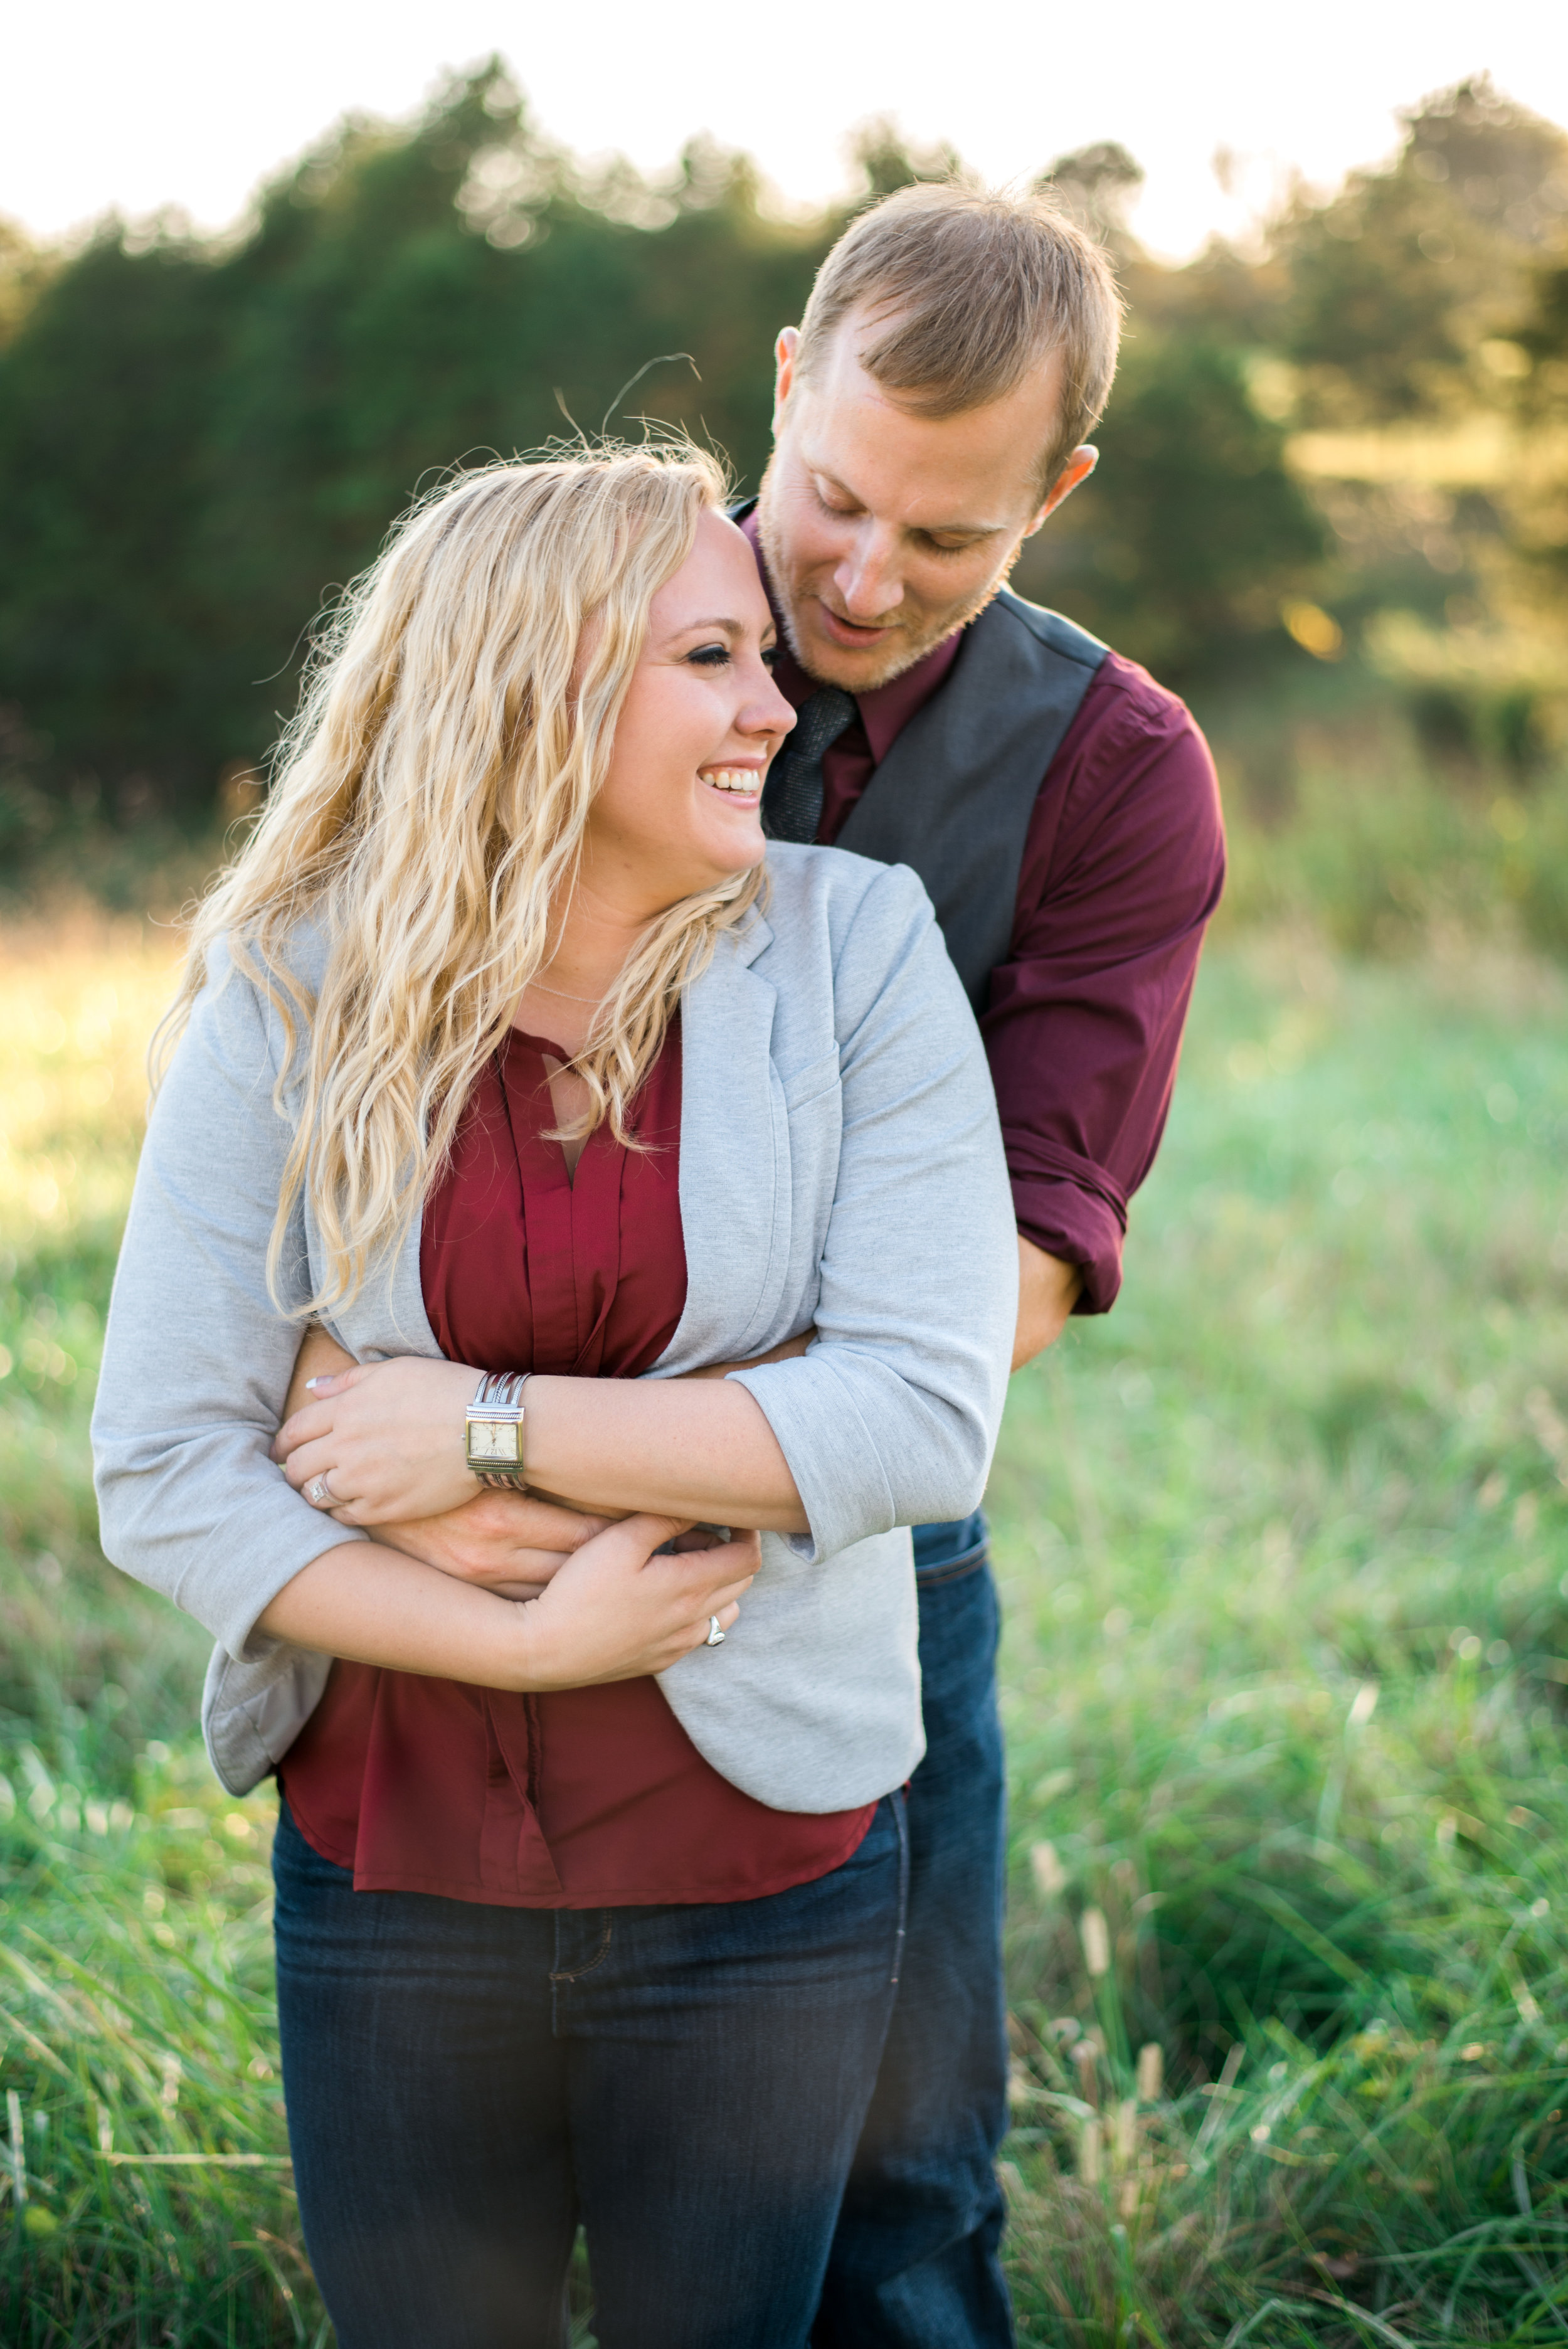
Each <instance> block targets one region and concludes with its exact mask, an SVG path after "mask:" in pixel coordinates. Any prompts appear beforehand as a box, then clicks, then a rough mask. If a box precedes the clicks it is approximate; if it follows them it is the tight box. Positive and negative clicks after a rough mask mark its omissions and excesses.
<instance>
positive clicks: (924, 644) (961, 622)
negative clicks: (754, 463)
mask: <svg viewBox="0 0 1568 2349" xmlns="http://www.w3.org/2000/svg"><path fill="white" fill-rule="evenodd" d="M778 462H779V459H778V455H777V452H775V454H774V455H773V456H771V457H770V458H769V460H768V470H767V471H766V472H765V473H764V474H763V476H762V484H761V487H760V489H759V490H758V496H757V540H758V546H759V547H760V549H761V552H762V563H763V568H764V570H765V571H766V572H767V574H768V585H769V588H770V589H771V591H772V595H773V600H774V604H775V606H776V608H777V610H778V613H779V626H781V627H782V629H783V631H784V640H785V642H786V644H787V645H788V646H789V649H790V651H791V652H792V653H793V654H794V656H795V658H796V660H797V661H798V662H799V665H800V667H801V668H803V669H804V670H805V672H806V675H807V676H808V677H809V678H813V679H814V680H815V682H816V683H817V684H819V685H836V686H839V687H841V688H842V689H843V690H844V691H845V692H848V693H874V692H875V691H876V690H877V688H878V687H879V686H883V685H892V682H893V680H894V679H895V678H901V677H904V676H906V675H907V674H908V672H909V671H910V670H911V669H912V668H913V667H916V665H917V664H918V663H919V662H921V661H923V659H924V658H925V656H926V654H927V653H931V652H934V651H935V650H936V647H937V646H938V645H942V644H945V643H946V641H947V639H948V637H949V636H956V635H957V633H958V631H959V629H960V628H966V627H967V626H969V624H970V622H971V621H972V620H977V619H978V618H979V616H980V615H981V613H982V612H983V611H984V610H985V606H986V605H987V604H990V603H992V602H994V601H995V598H996V596H998V595H1000V594H1001V592H1002V590H1003V588H1004V587H1005V586H1006V584H1007V579H1008V574H1010V572H1011V571H1012V568H1013V565H1014V564H1015V563H1016V561H1017V559H1018V550H1019V548H1020V547H1021V546H1022V545H1023V543H1024V542H1023V538H1022V536H1021V535H1020V537H1019V539H1018V541H1017V544H1016V545H1015V546H1014V547H1013V549H1012V550H1011V552H1010V553H1009V554H1008V556H1007V559H1006V563H1004V564H1002V566H1001V568H1000V570H998V571H997V572H996V573H995V576H994V577H993V578H992V579H990V580H989V581H988V582H987V584H986V585H985V588H984V589H983V590H982V591H981V593H980V594H979V595H976V596H975V598H974V599H973V601H972V602H969V603H965V604H961V605H956V606H954V609H953V610H951V611H949V612H948V613H946V614H945V615H944V616H943V618H942V619H941V620H940V621H936V622H934V623H932V624H931V626H929V627H928V628H926V629H925V630H924V631H923V633H922V635H921V636H918V637H906V638H905V639H904V641H903V643H902V644H901V645H900V647H899V648H898V650H897V651H896V652H895V653H890V655H889V656H888V658H887V661H886V663H885V664H884V665H883V666H882V667H879V668H877V669H875V670H874V671H872V672H871V673H870V674H868V673H867V672H866V670H864V669H863V668H862V669H861V670H860V671H859V672H858V673H857V674H856V675H855V676H853V677H829V676H827V675H826V674H825V672H824V670H823V668H822V665H821V659H820V656H819V657H817V658H815V659H814V658H812V657H811V656H810V654H809V653H808V652H807V650H806V647H805V646H804V645H803V644H802V643H801V640H800V631H799V628H798V626H796V620H795V607H794V605H793V603H792V602H791V601H790V598H789V586H788V582H787V580H786V577H785V574H784V570H783V567H782V565H781V564H780V563H779V560H778V557H777V553H776V549H777V546H778V536H777V533H776V532H775V531H774V528H773V522H772V512H771V500H770V497H769V485H770V484H771V482H772V481H773V476H774V469H775V467H776V466H777V464H778ZM845 658H846V661H852V660H853V659H854V658H855V656H854V655H853V654H852V653H851V654H847V655H846V656H845Z"/></svg>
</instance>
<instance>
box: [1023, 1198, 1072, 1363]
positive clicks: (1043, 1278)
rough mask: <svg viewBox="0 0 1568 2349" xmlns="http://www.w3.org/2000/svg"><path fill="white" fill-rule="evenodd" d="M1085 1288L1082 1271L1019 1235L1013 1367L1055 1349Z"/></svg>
mask: <svg viewBox="0 0 1568 2349" xmlns="http://www.w3.org/2000/svg"><path fill="white" fill-rule="evenodd" d="M1082 1288H1083V1271H1082V1268H1081V1267H1080V1266H1078V1265H1076V1264H1065V1263H1064V1262H1063V1261H1062V1259H1061V1257H1059V1256H1047V1253H1046V1251H1045V1249H1044V1248H1042V1247H1036V1246H1035V1243H1034V1241H1033V1240H1026V1238H1025V1237H1024V1235H1023V1233H1022V1232H1020V1233H1019V1235H1018V1330H1017V1335H1016V1338H1015V1339H1014V1340H1013V1368H1014V1369H1015V1370H1016V1371H1021V1370H1022V1369H1023V1367H1024V1364H1025V1363H1026V1362H1032V1361H1034V1359H1035V1356H1036V1355H1037V1354H1043V1353H1044V1352H1045V1350H1046V1348H1047V1346H1054V1345H1055V1343H1056V1341H1057V1339H1058V1338H1059V1337H1060V1336H1061V1334H1062V1331H1063V1330H1064V1329H1065V1328H1066V1327H1067V1323H1068V1316H1069V1315H1070V1313H1071V1312H1072V1309H1073V1307H1074V1306H1075V1305H1076V1304H1077V1303H1078V1296H1079V1293H1080V1292H1081V1290H1082Z"/></svg>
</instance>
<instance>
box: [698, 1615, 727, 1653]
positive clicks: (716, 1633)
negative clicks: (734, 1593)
mask: <svg viewBox="0 0 1568 2349" xmlns="http://www.w3.org/2000/svg"><path fill="white" fill-rule="evenodd" d="M702 1644H703V1646H704V1647H705V1648H722V1647H723V1645H724V1633H723V1632H722V1631H721V1630H719V1628H718V1618H717V1615H710V1616H709V1617H708V1619H707V1639H706V1640H704V1641H703V1643H702Z"/></svg>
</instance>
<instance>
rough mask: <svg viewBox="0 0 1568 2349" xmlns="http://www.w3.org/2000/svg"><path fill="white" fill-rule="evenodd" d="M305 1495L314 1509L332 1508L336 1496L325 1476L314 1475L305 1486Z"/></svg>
mask: <svg viewBox="0 0 1568 2349" xmlns="http://www.w3.org/2000/svg"><path fill="white" fill-rule="evenodd" d="M304 1496H305V1499H306V1500H307V1501H308V1502H309V1503H310V1505H311V1507H312V1508H313V1509H330V1508H331V1506H332V1505H333V1502H334V1500H335V1498H336V1495H335V1493H334V1492H333V1489H332V1486H331V1485H329V1484H328V1483H327V1481H326V1478H325V1476H313V1477H312V1478H311V1480H310V1483H309V1484H308V1485H306V1486H305V1488H304Z"/></svg>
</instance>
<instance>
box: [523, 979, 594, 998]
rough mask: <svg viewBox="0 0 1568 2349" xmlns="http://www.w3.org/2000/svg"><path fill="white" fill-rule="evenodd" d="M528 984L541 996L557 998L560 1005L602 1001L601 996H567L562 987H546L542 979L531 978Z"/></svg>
mask: <svg viewBox="0 0 1568 2349" xmlns="http://www.w3.org/2000/svg"><path fill="white" fill-rule="evenodd" d="M528 983H529V985H530V987H536V988H538V989H539V992H540V993H541V995H554V996H557V997H559V999H560V1000H561V1001H562V1003H603V1000H604V999H603V996H602V995H568V994H567V992H566V989H565V988H563V987H546V985H545V984H544V981H543V980H542V978H531V979H530V980H529V982H528Z"/></svg>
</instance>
